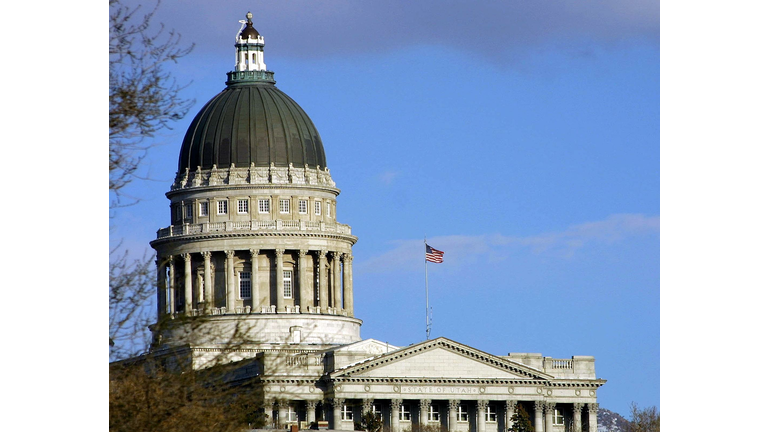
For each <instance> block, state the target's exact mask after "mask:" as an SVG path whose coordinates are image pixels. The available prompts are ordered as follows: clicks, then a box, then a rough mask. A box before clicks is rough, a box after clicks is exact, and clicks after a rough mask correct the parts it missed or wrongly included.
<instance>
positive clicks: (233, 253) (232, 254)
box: [224, 250, 235, 259]
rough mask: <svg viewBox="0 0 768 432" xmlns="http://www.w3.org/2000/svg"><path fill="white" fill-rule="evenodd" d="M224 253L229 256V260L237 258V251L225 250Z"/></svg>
mask: <svg viewBox="0 0 768 432" xmlns="http://www.w3.org/2000/svg"><path fill="white" fill-rule="evenodd" d="M224 253H225V254H226V255H227V259H229V258H233V257H234V256H235V251H233V250H225V251H224Z"/></svg>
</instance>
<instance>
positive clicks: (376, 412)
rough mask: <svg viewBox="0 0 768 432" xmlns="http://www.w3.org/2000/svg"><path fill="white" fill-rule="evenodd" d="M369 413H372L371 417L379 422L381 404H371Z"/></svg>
mask: <svg viewBox="0 0 768 432" xmlns="http://www.w3.org/2000/svg"><path fill="white" fill-rule="evenodd" d="M371 411H372V412H373V415H375V416H376V418H377V419H379V420H381V418H382V417H381V404H373V405H371Z"/></svg>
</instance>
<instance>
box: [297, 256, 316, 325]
mask: <svg viewBox="0 0 768 432" xmlns="http://www.w3.org/2000/svg"><path fill="white" fill-rule="evenodd" d="M296 272H297V273H298V274H297V275H296V281H297V282H298V283H299V292H300V294H299V306H300V307H301V312H302V313H305V312H309V307H310V306H312V304H313V302H312V285H311V284H310V283H309V282H308V278H307V274H306V273H307V250H306V249H301V250H299V257H298V259H297V260H296Z"/></svg>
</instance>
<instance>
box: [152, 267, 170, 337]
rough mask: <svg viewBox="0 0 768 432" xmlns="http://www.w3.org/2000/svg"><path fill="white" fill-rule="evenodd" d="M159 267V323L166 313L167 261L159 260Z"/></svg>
mask: <svg viewBox="0 0 768 432" xmlns="http://www.w3.org/2000/svg"><path fill="white" fill-rule="evenodd" d="M155 264H156V265H157V321H158V322H159V321H160V320H161V319H162V318H163V316H164V315H165V313H166V307H167V306H166V302H165V301H166V295H168V293H167V290H168V288H167V287H166V286H165V261H163V260H162V259H160V258H158V259H156V260H155Z"/></svg>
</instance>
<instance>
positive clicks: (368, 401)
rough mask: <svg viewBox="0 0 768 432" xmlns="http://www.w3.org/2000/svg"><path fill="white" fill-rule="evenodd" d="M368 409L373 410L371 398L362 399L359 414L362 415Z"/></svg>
mask: <svg viewBox="0 0 768 432" xmlns="http://www.w3.org/2000/svg"><path fill="white" fill-rule="evenodd" d="M368 411H373V399H363V412H361V413H360V415H361V416H362V415H363V414H365V413H367V412H368Z"/></svg>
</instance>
